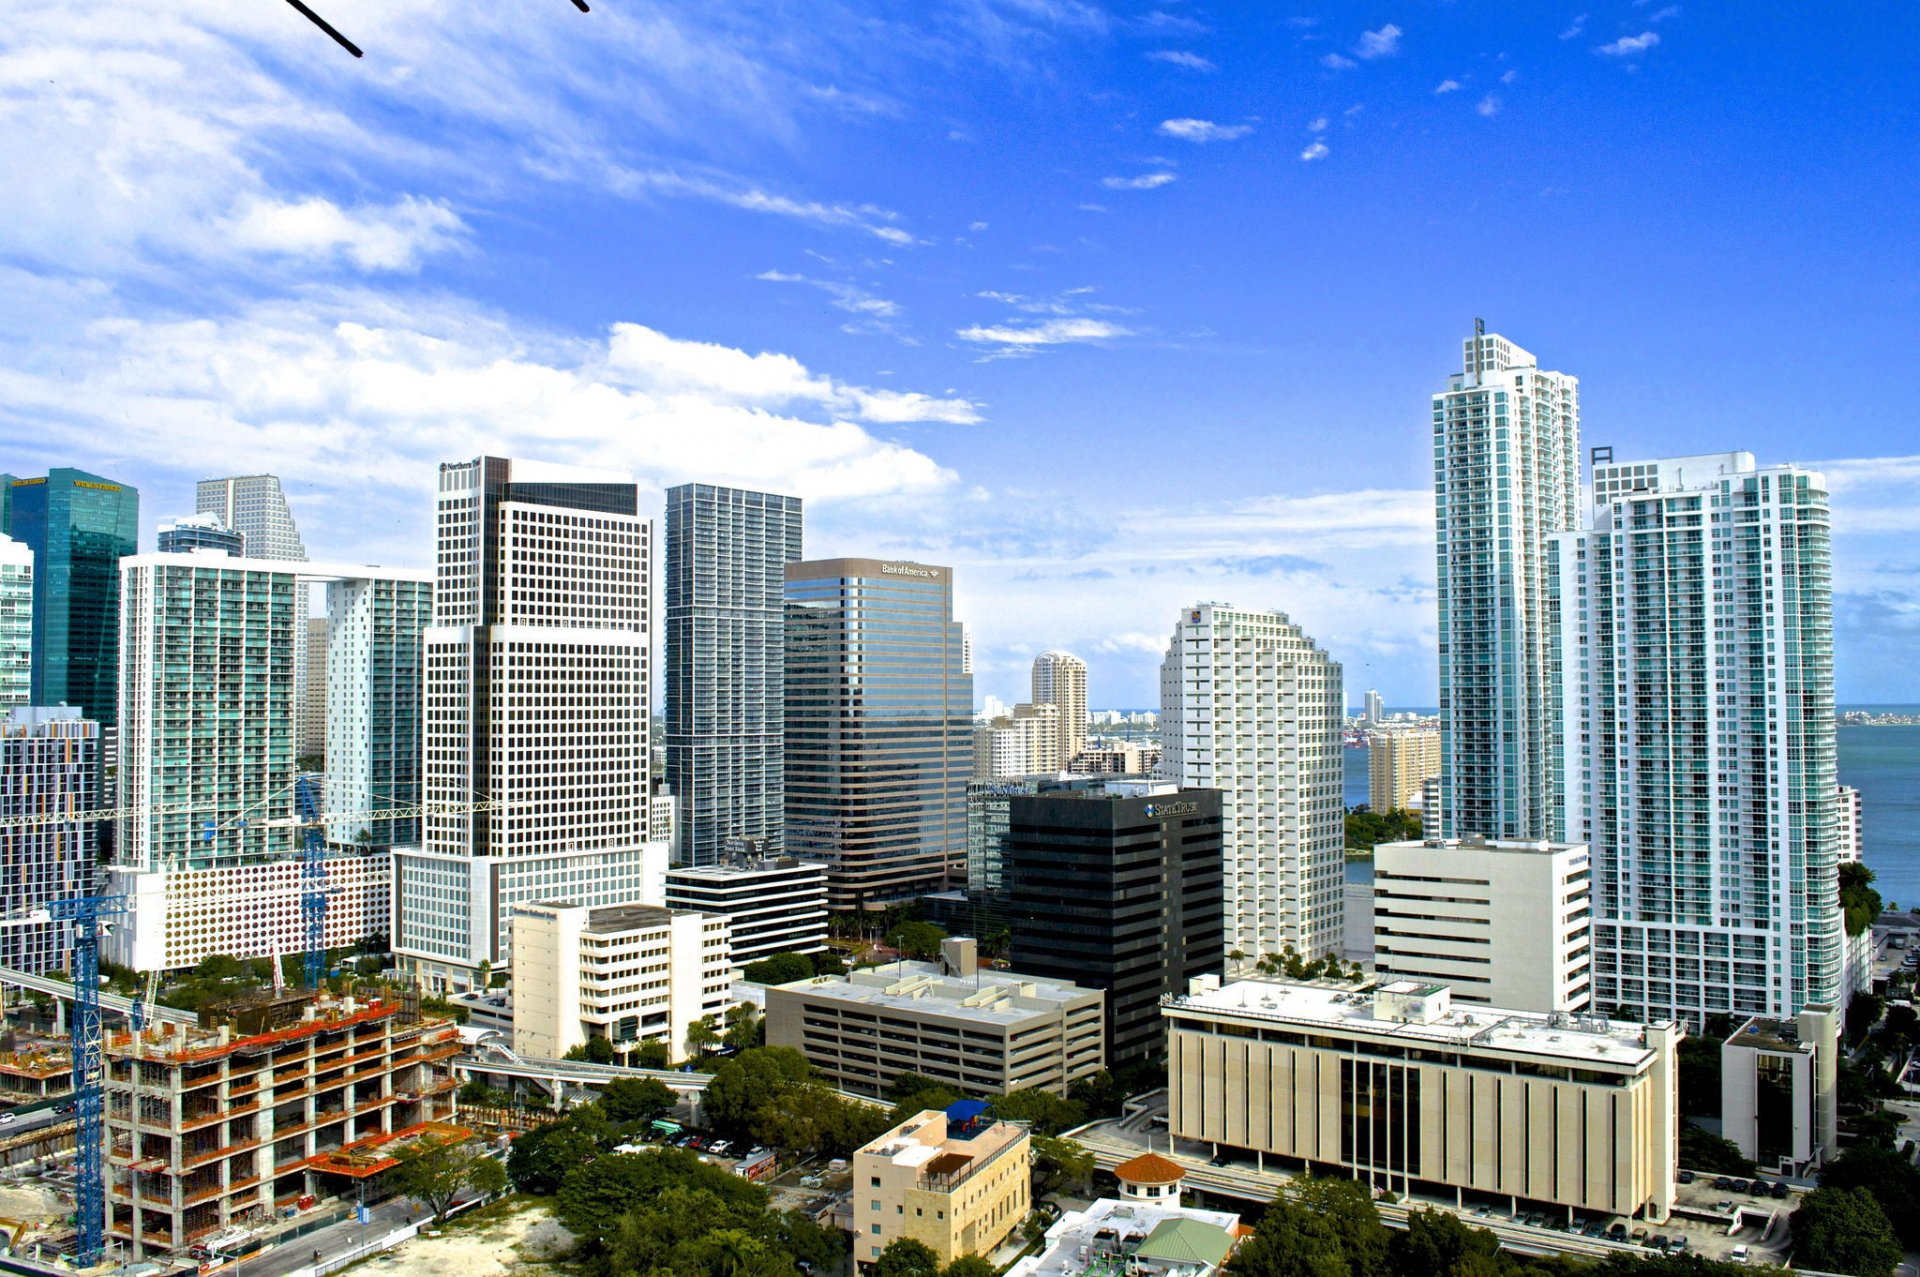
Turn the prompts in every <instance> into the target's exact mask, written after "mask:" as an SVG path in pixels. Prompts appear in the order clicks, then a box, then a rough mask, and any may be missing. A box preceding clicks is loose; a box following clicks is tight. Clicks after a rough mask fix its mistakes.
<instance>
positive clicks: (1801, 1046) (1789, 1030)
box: [1727, 1015, 1813, 1051]
mask: <svg viewBox="0 0 1920 1277" xmlns="http://www.w3.org/2000/svg"><path fill="white" fill-rule="evenodd" d="M1727 1045H1728V1046H1735V1047H1745V1048H1747V1049H1748V1050H1750V1051H1811V1050H1812V1049H1813V1046H1812V1044H1811V1043H1803V1042H1801V1041H1800V1026H1799V1025H1798V1024H1795V1023H1794V1022H1793V1021H1792V1020H1769V1019H1765V1018H1763V1017H1761V1016H1757V1015H1756V1016H1755V1017H1753V1019H1751V1020H1748V1021H1747V1022H1746V1023H1745V1024H1743V1025H1741V1026H1740V1027H1739V1028H1737V1029H1735V1030H1734V1031H1733V1033H1732V1034H1731V1035H1730V1036H1729V1037H1728V1038H1727Z"/></svg>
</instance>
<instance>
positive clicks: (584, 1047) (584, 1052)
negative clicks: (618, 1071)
mask: <svg viewBox="0 0 1920 1277" xmlns="http://www.w3.org/2000/svg"><path fill="white" fill-rule="evenodd" d="M619 1054H620V1053H619V1052H618V1051H615V1050H614V1049H613V1043H611V1042H609V1041H607V1039H605V1038H602V1037H591V1038H588V1039H587V1040H586V1041H585V1042H582V1043H581V1044H580V1045H578V1046H570V1047H568V1048H567V1053H566V1055H565V1056H564V1057H562V1058H564V1059H568V1060H585V1061H587V1062H589V1063H592V1064H612V1063H613V1062H614V1060H615V1059H616V1058H618V1056H619Z"/></svg>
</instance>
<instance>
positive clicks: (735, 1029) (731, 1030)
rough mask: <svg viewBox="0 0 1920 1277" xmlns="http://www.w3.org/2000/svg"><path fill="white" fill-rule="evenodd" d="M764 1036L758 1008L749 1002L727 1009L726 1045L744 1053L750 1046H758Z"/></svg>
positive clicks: (764, 1027) (764, 1031) (764, 1028)
mask: <svg viewBox="0 0 1920 1277" xmlns="http://www.w3.org/2000/svg"><path fill="white" fill-rule="evenodd" d="M765 1035H766V1026H765V1025H763V1024H761V1022H760V1011H759V1008H757V1007H755V1006H754V1005H753V1003H751V1002H742V1003H739V1004H737V1005H735V1006H731V1007H728V1008H727V1031H726V1034H725V1038H726V1043H727V1045H728V1046H730V1047H732V1048H733V1049H734V1050H736V1051H744V1050H746V1049H747V1048H748V1047H750V1046H759V1045H760V1043H761V1040H762V1039H763V1038H764V1037H765Z"/></svg>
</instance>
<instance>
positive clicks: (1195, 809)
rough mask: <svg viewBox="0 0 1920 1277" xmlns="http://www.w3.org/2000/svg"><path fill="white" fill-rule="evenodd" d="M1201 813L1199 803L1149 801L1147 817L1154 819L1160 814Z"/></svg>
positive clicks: (1182, 814) (1194, 814) (1161, 815)
mask: <svg viewBox="0 0 1920 1277" xmlns="http://www.w3.org/2000/svg"><path fill="white" fill-rule="evenodd" d="M1199 814H1200V804H1199V803H1193V802H1172V803H1148V804H1147V817H1148V818H1149V819H1152V818H1153V817H1156V816H1159V817H1166V816H1197V815H1199Z"/></svg>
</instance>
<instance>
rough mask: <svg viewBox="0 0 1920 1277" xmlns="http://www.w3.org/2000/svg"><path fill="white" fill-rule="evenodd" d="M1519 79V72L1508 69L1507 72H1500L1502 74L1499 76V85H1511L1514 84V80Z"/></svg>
mask: <svg viewBox="0 0 1920 1277" xmlns="http://www.w3.org/2000/svg"><path fill="white" fill-rule="evenodd" d="M1519 78H1520V72H1519V71H1517V70H1513V69H1509V70H1507V71H1504V72H1502V73H1501V76H1500V83H1502V84H1512V83H1513V82H1514V81H1515V80H1517V79H1519Z"/></svg>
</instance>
